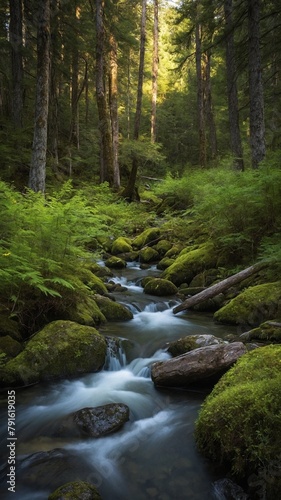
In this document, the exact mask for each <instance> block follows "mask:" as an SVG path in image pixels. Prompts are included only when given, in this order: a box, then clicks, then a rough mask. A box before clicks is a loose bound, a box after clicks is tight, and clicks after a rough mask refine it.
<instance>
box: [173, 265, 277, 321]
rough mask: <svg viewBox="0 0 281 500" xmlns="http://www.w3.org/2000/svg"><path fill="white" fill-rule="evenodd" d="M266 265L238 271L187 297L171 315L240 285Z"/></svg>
mask: <svg viewBox="0 0 281 500" xmlns="http://www.w3.org/2000/svg"><path fill="white" fill-rule="evenodd" d="M266 265H267V264H265V263H260V264H255V265H253V266H250V267H247V268H246V269H243V271H240V272H239V273H236V274H233V275H232V276H229V277H228V278H226V279H224V280H222V281H220V282H219V283H216V284H215V285H212V286H210V287H209V288H207V289H206V290H203V291H202V292H199V293H197V294H196V295H193V297H189V298H188V299H186V300H185V301H184V302H182V304H179V305H178V306H176V307H174V309H173V313H174V314H177V313H178V312H180V311H184V310H186V309H189V308H190V307H193V306H195V305H196V304H200V302H203V301H204V300H207V299H211V298H212V297H215V296H216V295H218V294H219V293H222V292H224V291H225V290H227V289H228V288H230V287H231V286H233V285H236V284H237V283H240V281H243V280H245V279H246V278H249V277H250V276H252V275H253V274H255V273H257V272H258V271H260V270H261V269H262V268H264V267H266Z"/></svg>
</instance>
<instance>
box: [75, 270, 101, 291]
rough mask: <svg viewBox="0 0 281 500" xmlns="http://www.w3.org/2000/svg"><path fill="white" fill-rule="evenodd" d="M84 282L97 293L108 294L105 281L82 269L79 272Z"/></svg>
mask: <svg viewBox="0 0 281 500" xmlns="http://www.w3.org/2000/svg"><path fill="white" fill-rule="evenodd" d="M79 275H80V277H81V280H82V282H83V283H84V284H85V285H86V286H87V287H88V288H89V289H90V290H92V291H93V292H95V293H100V294H103V293H107V289H106V286H105V284H104V283H103V281H102V280H101V279H100V278H99V277H98V276H96V275H95V274H94V273H92V271H90V269H86V268H84V269H81V271H79Z"/></svg>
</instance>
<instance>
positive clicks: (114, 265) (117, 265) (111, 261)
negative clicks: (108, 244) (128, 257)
mask: <svg viewBox="0 0 281 500" xmlns="http://www.w3.org/2000/svg"><path fill="white" fill-rule="evenodd" d="M105 265H106V266H107V267H109V268H110V269H124V268H125V267H126V266H127V262H126V261H125V260H124V259H121V257H116V256H115V255H113V256H112V257H109V258H108V259H106V261H105Z"/></svg>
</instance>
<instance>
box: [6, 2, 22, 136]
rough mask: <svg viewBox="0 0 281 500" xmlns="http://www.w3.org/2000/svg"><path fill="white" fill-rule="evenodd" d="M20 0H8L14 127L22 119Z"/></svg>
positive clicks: (20, 124)
mask: <svg viewBox="0 0 281 500" xmlns="http://www.w3.org/2000/svg"><path fill="white" fill-rule="evenodd" d="M22 10H23V5H22V0H10V33H9V35H10V43H11V53H12V80H13V82H12V84H13V94H12V117H13V123H14V125H15V127H17V128H21V127H22V120H23V116H22V115H23V59H22V47H23V35H22Z"/></svg>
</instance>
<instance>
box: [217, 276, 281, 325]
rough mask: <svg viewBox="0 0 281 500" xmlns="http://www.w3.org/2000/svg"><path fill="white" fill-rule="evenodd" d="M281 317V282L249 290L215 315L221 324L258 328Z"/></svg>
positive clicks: (265, 284) (257, 286)
mask: <svg viewBox="0 0 281 500" xmlns="http://www.w3.org/2000/svg"><path fill="white" fill-rule="evenodd" d="M277 317H281V282H280V281H277V282H274V283H264V284H263V285H256V286H252V287H249V288H247V289H246V290H245V291H244V292H241V293H240V294H239V295H238V296H237V297H235V298H234V299H232V300H231V301H230V302H228V304H226V305H225V306H224V307H222V308H221V309H219V310H218V311H217V312H216V313H215V314H214V319H215V320H216V321H218V322H220V323H226V324H233V325H251V326H256V325H259V324H260V323H262V322H264V321H267V320H270V319H272V318H277Z"/></svg>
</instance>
